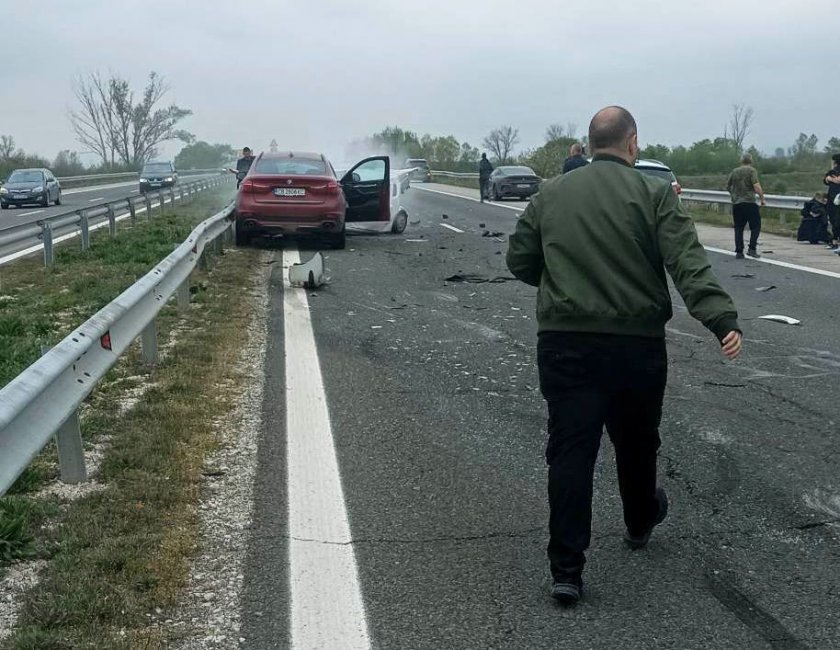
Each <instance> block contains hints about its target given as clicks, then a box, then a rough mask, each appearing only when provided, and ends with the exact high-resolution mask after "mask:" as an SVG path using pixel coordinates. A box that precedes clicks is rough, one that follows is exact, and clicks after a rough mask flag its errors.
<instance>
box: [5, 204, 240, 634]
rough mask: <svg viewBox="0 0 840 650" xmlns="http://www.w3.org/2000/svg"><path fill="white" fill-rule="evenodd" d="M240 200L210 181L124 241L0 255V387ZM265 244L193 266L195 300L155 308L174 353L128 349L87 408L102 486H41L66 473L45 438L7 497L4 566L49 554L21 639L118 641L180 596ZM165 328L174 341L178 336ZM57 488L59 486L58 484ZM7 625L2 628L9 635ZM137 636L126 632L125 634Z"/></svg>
mask: <svg viewBox="0 0 840 650" xmlns="http://www.w3.org/2000/svg"><path fill="white" fill-rule="evenodd" d="M230 198H231V191H230V190H229V189H226V190H222V191H218V192H212V193H207V194H205V195H203V196H202V195H199V196H198V197H197V198H196V199H195V200H194V201H193V202H191V203H190V204H189V205H187V206H177V207H176V210H177V214H169V215H166V216H164V217H160V216H156V217H154V219H153V220H152V221H151V222H150V223H148V222H145V221H144V220H143V219H140V220H138V224H137V226H135V227H133V228H128V229H125V228H122V229H121V230H120V232H119V234H118V237H117V238H116V239H113V240H112V239H110V236H109V235H108V233H107V231H97V232H96V233H95V234H92V246H91V249H90V250H89V251H87V252H84V253H83V252H81V251H80V250H78V248H77V247H76V246H75V245H74V244H77V242H76V241H74V240H71V241H70V242H67V243H65V244H63V245H61V246H59V247H58V248H57V250H56V254H57V263H56V265H55V267H54V268H53V269H45V268H44V267H43V265H42V262H41V260H40V259H39V258H38V257H37V256H35V257H34V258H28V259H23V260H19V261H17V262H15V263H13V264H10V265H6V266H3V267H0V385H5V384H6V383H7V382H8V381H9V380H11V379H12V378H13V377H14V376H16V375H17V374H18V373H19V372H21V371H22V370H24V369H25V368H26V367H27V366H28V365H29V364H30V363H32V362H33V361H34V360H35V359H37V358H38V356H40V351H41V347H42V346H44V345H54V344H55V343H57V342H58V341H60V340H61V339H62V338H63V337H64V336H65V335H66V334H68V333H69V332H70V331H72V330H73V329H74V328H75V327H76V326H77V325H79V324H80V323H81V322H83V321H84V320H85V319H87V318H88V317H89V316H91V315H92V314H93V313H95V312H96V311H97V310H99V309H100V308H101V307H103V306H104V305H105V304H107V303H108V302H110V301H111V300H112V299H113V298H114V297H116V296H117V295H118V294H119V293H120V292H121V291H122V290H124V289H125V288H126V287H128V286H129V285H130V284H132V283H133V282H135V281H136V280H137V279H138V278H139V277H140V276H142V275H143V274H145V273H146V272H147V271H148V270H149V269H150V268H152V267H153V266H154V265H155V264H156V263H157V262H158V261H160V260H161V259H163V258H164V257H165V256H166V255H168V254H169V253H170V252H171V251H172V249H173V246H174V245H176V244H177V243H180V242H181V241H183V240H184V239H185V238H186V236H187V234H188V233H189V232H190V230H191V229H192V228H193V227H194V226H195V225H196V224H197V223H198V222H199V221H201V220H202V219H204V218H206V217H208V216H210V215H211V214H212V213H214V212H216V211H217V210H219V209H221V208H222V207H224V205H226V204H227V203H228V202H229V201H230ZM254 258H255V254H251V253H243V252H240V251H228V253H227V254H226V255H224V256H223V257H221V258H219V259H218V263H216V264H214V265H212V271H211V272H210V273H209V275H208V272H205V271H196V273H195V274H194V277H193V286H192V293H193V295H192V301H193V306H192V308H191V310H190V311H189V312H188V314H187V315H186V316H184V315H182V314H179V313H178V312H177V310H176V309H175V307H174V306H167V307H166V308H164V310H163V312H162V313H161V316H160V317H159V319H158V329H159V335H160V339H161V344H162V346H163V349H164V351H165V352H164V359H163V361H162V363H161V364H160V365H159V366H158V367H157V368H155V369H153V370H150V369H148V368H146V367H144V366H143V364H142V360H141V359H140V355H139V350H137V349H134V348H132V349H131V350H130V351H129V353H128V354H126V355H125V356H124V357H123V359H122V360H121V361H120V363H118V365H117V366H116V367H115V368H114V369H113V370H112V371H111V372H110V373H109V375H108V376H107V377H106V379H105V380H104V381H103V382H102V383H101V384H100V386H99V387H98V388H97V389H96V390H95V391H94V393H93V394H92V395H91V397H90V398H89V399H88V400H87V402H86V403H85V404H83V406H82V408H81V412H80V414H81V418H82V432H83V438H84V441H85V445H86V449H87V450H88V451H90V450H92V449H96V448H99V447H101V450H100V451H99V452H98V454H99V456H101V466H100V468H99V470H98V474H97V475H95V476H94V479H95V481H94V482H93V483H90V484H88V487H97V489H95V490H91V491H90V493H89V494H86V495H84V496H82V497H81V498H79V499H78V500H76V501H72V502H70V501H68V500H67V499H65V498H64V497H62V496H56V495H55V494H51V493H50V492H49V491H48V492H47V493H45V492H44V488H46V487H49V486H54V485H55V479H56V478H57V475H58V467H57V461H56V452H55V449H54V448H53V447H52V445H51V446H48V447H47V448H46V449H45V450H44V452H43V453H42V454H40V455H39V457H38V458H36V460H35V462H33V463H32V464H31V465H30V467H29V468H28V469H27V470H26V471H25V472H24V473H23V474H22V475H21V476H20V478H19V479H18V480H17V482H16V483H15V485H14V486H13V487H12V489H11V490H10V491H9V493H7V495H6V496H4V497H3V498H0V579H2V577H3V575H4V573H5V571H6V569H8V567H9V566H11V565H12V564H13V563H15V562H20V561H27V560H33V559H37V560H41V561H43V562H45V563H46V568H45V569H43V570H42V572H41V573H42V575H41V580H40V585H39V586H38V587H36V588H34V589H33V590H32V591H31V593H29V594H28V595H26V597H25V599H24V607H23V611H22V614H21V618H20V619H19V628H18V631H17V632H16V633H15V635H14V636H13V637H12V638H11V639H7V640H6V641H5V645H3V642H2V641H0V645H2V646H3V647H10V648H39V649H41V648H77V647H102V648H113V647H120V644H122V643H123V642H124V641H125V642H126V643H128V641H127V639H129V638H130V637H131V636H132V635H133V634H134V632H132V633H131V634H127V636H122V635H121V634H119V632H120V630H121V629H122V628H127V629H131V627H132V626H135V627H137V628H138V629H139V628H142V627H145V626H146V625H147V624H148V622H149V619H148V617H147V616H146V614H148V613H150V612H152V613H153V612H154V608H153V607H152V606H151V605H150V603H155V606H165V604H166V603H168V602H170V601H171V600H172V598H174V594H175V593H176V591H177V588H178V585H180V582H179V581H180V580H182V579H183V577H184V575H185V572H186V569H185V568H184V557H185V556H186V555H187V554H188V553H189V551H190V549H191V544H192V540H193V539H194V537H193V535H192V533H193V532H194V530H193V526H194V522H193V519H192V518H193V517H194V512H195V509H194V505H195V500H196V498H197V497H196V495H197V490H198V488H197V485H198V481H199V479H200V467H201V463H202V462H203V458H204V454H205V453H206V451H207V450H208V449H210V448H212V446H213V438H212V435H211V434H210V433H209V432H211V431H212V427H211V426H210V422H212V421H214V419H215V418H218V417H219V416H220V415H221V414H223V413H224V412H226V411H227V410H228V409H229V407H230V404H231V401H232V400H231V398H230V396H229V395H226V393H225V391H223V390H221V391H220V390H216V389H218V383H219V382H225V380H226V379H225V378H228V383H227V384H225V385H232V384H230V382H229V378H230V373H231V372H233V371H232V370H230V369H229V368H230V367H232V366H233V364H232V363H231V356H232V355H235V353H236V350H237V349H238V345H239V344H238V343H236V344H233V343H232V342H234V341H238V340H239V338H240V336H239V335H241V331H240V332H238V333H237V332H236V331H234V330H235V329H236V328H240V327H242V322H241V319H242V318H244V317H245V316H246V315H247V314H246V313H245V312H244V307H243V305H244V302H245V300H246V298H247V288H248V283H249V282H250V277H252V274H251V273H250V270H251V267H252V265H253V263H254ZM167 341H168V342H169V343H168V344H167ZM59 494H60V492H59ZM0 639H2V635H0ZM129 645H130V644H129Z"/></svg>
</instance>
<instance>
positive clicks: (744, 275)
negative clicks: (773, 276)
mask: <svg viewBox="0 0 840 650" xmlns="http://www.w3.org/2000/svg"><path fill="white" fill-rule="evenodd" d="M732 277H733V278H754V277H755V273H733V274H732Z"/></svg>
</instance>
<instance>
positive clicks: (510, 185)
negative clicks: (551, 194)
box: [486, 165, 542, 201]
mask: <svg viewBox="0 0 840 650" xmlns="http://www.w3.org/2000/svg"><path fill="white" fill-rule="evenodd" d="M541 181H542V179H541V178H540V177H539V176H537V175H536V174H535V173H534V170H533V169H531V168H530V167H525V166H522V165H510V166H504V167H496V169H494V170H493V173H492V174H490V180H488V181H487V190H486V191H487V195H488V196H489V197H490V198H491V199H492V200H494V201H501V200H502V199H505V198H507V197H510V196H515V197H519V200H520V201H524V200H525V199H527V198H528V197H530V196H533V195H534V194H536V193H537V192H539V191H540V182H541Z"/></svg>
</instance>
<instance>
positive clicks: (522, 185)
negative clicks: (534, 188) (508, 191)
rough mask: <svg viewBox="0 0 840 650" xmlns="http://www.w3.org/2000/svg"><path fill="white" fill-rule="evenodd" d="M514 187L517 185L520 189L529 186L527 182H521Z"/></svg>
mask: <svg viewBox="0 0 840 650" xmlns="http://www.w3.org/2000/svg"><path fill="white" fill-rule="evenodd" d="M516 187H518V188H519V189H520V190H525V189H528V188H529V187H531V186H530V185H528V184H527V183H521V184H519V185H517V186H516Z"/></svg>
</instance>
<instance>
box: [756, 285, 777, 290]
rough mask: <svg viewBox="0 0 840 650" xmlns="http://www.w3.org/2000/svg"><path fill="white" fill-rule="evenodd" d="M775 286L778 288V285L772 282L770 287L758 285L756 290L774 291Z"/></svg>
mask: <svg viewBox="0 0 840 650" xmlns="http://www.w3.org/2000/svg"><path fill="white" fill-rule="evenodd" d="M775 288H776V285H775V284H771V285H770V286H769V287H756V288H755V290H756V291H772V290H773V289H775Z"/></svg>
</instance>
